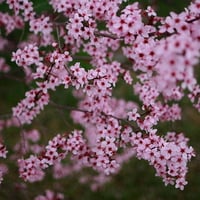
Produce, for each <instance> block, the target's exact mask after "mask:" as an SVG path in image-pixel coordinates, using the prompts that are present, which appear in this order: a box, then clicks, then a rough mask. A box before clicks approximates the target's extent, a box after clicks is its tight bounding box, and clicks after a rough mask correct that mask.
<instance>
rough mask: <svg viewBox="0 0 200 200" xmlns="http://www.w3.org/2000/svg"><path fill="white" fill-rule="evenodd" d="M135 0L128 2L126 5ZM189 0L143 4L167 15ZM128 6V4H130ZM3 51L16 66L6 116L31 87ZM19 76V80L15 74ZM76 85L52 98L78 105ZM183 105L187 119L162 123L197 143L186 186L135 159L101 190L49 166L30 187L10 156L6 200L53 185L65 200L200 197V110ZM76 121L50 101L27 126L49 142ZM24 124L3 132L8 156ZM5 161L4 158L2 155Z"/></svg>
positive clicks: (3, 108) (0, 101) (3, 109)
mask: <svg viewBox="0 0 200 200" xmlns="http://www.w3.org/2000/svg"><path fill="white" fill-rule="evenodd" d="M33 2H34V7H35V10H36V11H37V12H38V13H41V12H44V11H45V12H46V11H47V10H49V11H50V10H51V7H50V6H48V1H47V0H43V1H37V0H34V1H33ZM131 2H134V1H127V2H126V3H125V4H124V5H126V4H128V3H131ZM189 2H190V1H187V0H185V1H184V0H182V1H181V0H176V1H174V0H160V1H159V0H157V1H156V0H149V1H147V0H143V1H140V3H141V5H143V6H147V5H156V9H157V10H158V13H159V14H160V15H162V16H165V15H167V14H168V13H169V12H170V11H174V12H180V11H181V10H183V8H184V7H185V6H187V5H188V4H189ZM124 5H123V6H124ZM7 9H8V8H7V7H6V6H1V7H0V10H2V11H6V10H7ZM8 37H9V39H11V40H12V41H15V40H16V41H17V40H18V39H20V38H21V37H26V33H25V34H24V33H23V32H22V31H21V30H18V31H15V32H14V33H12V34H10V35H9V36H8ZM0 56H4V57H5V58H6V59H7V62H8V64H11V66H12V74H11V75H12V77H11V79H10V78H8V77H5V76H4V75H3V74H0V117H1V118H3V117H4V115H5V114H10V113H11V108H12V107H13V106H15V105H16V104H17V103H18V102H19V101H20V100H21V99H22V98H24V93H25V91H27V90H28V89H30V86H26V85H25V84H24V83H23V82H21V81H20V80H15V79H16V77H17V78H19V79H21V78H23V75H22V74H23V72H22V70H21V69H19V68H18V67H16V66H15V64H14V63H11V62H10V57H9V56H8V55H7V52H6V51H5V52H0ZM199 72H200V70H197V72H196V74H199ZM13 77H14V79H13ZM71 92H72V91H71V90H70V89H69V90H64V89H63V88H62V87H59V88H58V91H57V92H52V93H51V96H52V99H53V100H54V101H55V102H57V103H60V104H67V105H72V106H74V105H75V104H76V101H75V99H74V98H73V97H72V95H71ZM124 94H129V95H127V97H125V98H126V99H132V98H133V99H134V98H135V97H132V95H130V94H132V93H131V88H124V87H123V86H121V87H118V91H117V95H119V96H120V95H121V97H123V95H124ZM181 105H182V107H183V120H182V121H177V122H175V123H173V125H172V124H170V123H164V124H162V125H161V126H160V127H159V130H160V132H161V134H164V133H165V132H166V131H170V130H176V131H177V132H184V133H185V135H186V137H189V138H190V142H189V144H190V145H191V146H193V147H194V149H195V151H196V154H197V156H196V157H195V158H194V159H192V161H191V162H190V163H189V172H188V175H187V181H188V185H187V186H186V187H185V190H184V191H180V190H177V189H175V188H174V187H173V186H167V187H165V186H164V184H163V182H162V180H161V178H159V177H155V171H154V169H153V168H152V167H151V166H149V165H148V163H147V162H145V161H143V160H137V159H136V158H132V159H131V160H130V162H128V163H126V164H125V165H124V166H123V168H122V170H121V171H120V173H119V174H118V175H116V176H114V177H113V179H112V181H111V182H109V183H107V184H105V185H104V186H103V187H102V188H101V189H99V190H98V191H96V192H94V191H91V190H90V188H89V186H88V185H83V184H80V183H79V182H78V177H79V174H73V175H70V176H68V177H65V178H63V179H59V180H55V179H53V178H52V176H51V169H49V170H47V174H48V175H47V176H46V177H45V179H44V181H42V182H37V183H32V184H30V183H28V184H27V188H26V189H23V187H22V188H20V187H19V186H18V185H17V184H18V183H21V182H22V180H21V179H20V178H19V177H18V168H17V166H16V165H14V164H13V163H12V162H11V161H6V162H7V164H8V165H9V173H8V174H7V175H5V177H4V181H3V182H2V184H1V185H0V200H4V199H5V200H7V199H16V200H18V199H19V200H20V199H22V200H23V199H25V200H26V199H27V200H28V199H33V198H34V197H35V196H37V195H38V194H42V193H44V191H45V189H52V190H53V191H56V192H61V193H63V194H64V195H65V199H69V200H75V199H79V200H82V199H83V200H87V199H88V200H91V199H94V200H100V199H101V200H102V199H104V200H112V199H122V200H123V199H124V200H133V199H136V200H137V199H138V200H162V199H163V200H172V199H176V200H185V199H186V200H187V199H188V200H198V199H200V125H199V124H200V115H199V113H198V112H197V111H196V110H195V109H194V108H193V107H192V105H191V103H189V101H188V100H187V98H185V99H183V100H182V102H181ZM75 126H76V125H74V124H73V122H72V121H71V120H70V117H69V112H61V111H60V110H56V109H55V108H52V107H51V106H47V107H46V108H45V111H44V112H42V113H41V114H40V115H39V116H38V118H37V119H36V120H34V122H33V124H31V125H29V126H24V127H23V128H24V129H26V130H30V129H31V128H38V129H39V130H40V132H41V134H42V141H43V144H46V143H47V141H48V139H50V138H52V137H53V136H54V135H55V134H57V133H63V132H66V131H70V130H73V129H74V127H75ZM20 131H21V128H8V129H5V130H3V131H1V132H0V134H1V135H0V136H1V137H2V138H3V140H4V141H5V144H6V145H7V147H8V149H9V150H10V152H9V154H8V156H10V155H12V151H13V150H12V147H13V145H14V144H15V143H16V142H17V141H19V139H20V137H21V135H20ZM0 163H4V160H3V159H0Z"/></svg>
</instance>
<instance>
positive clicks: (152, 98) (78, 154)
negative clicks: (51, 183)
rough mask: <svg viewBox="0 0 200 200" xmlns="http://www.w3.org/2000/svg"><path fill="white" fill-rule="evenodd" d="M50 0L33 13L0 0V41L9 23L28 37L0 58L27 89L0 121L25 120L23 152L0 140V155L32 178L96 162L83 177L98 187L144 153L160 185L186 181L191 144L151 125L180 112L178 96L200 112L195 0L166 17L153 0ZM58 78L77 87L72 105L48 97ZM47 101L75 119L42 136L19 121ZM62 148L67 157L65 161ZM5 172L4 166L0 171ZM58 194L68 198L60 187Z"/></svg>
mask: <svg viewBox="0 0 200 200" xmlns="http://www.w3.org/2000/svg"><path fill="white" fill-rule="evenodd" d="M49 4H50V6H51V12H48V11H46V12H45V10H44V12H42V13H37V12H36V11H35V8H34V3H33V2H32V1H29V0H5V1H4V0H3V1H0V6H1V5H4V7H6V5H7V6H8V7H9V9H6V11H4V10H2V11H1V12H0V28H1V35H0V50H1V51H2V52H3V51H4V49H5V48H6V47H7V46H9V45H11V44H12V43H13V40H14V39H12V40H10V37H9V35H10V34H12V32H14V31H15V30H16V29H22V30H26V33H25V34H26V37H24V38H23V40H20V41H19V42H16V41H15V44H12V45H11V47H12V48H10V49H9V51H8V53H10V60H11V61H12V62H13V63H12V64H10V65H9V64H7V62H6V60H5V58H4V57H3V56H2V57H1V58H0V71H1V73H2V74H5V75H6V74H9V72H10V71H11V70H12V68H13V66H14V63H16V65H17V67H18V68H21V69H22V70H23V71H24V76H25V78H24V82H25V84H26V85H28V86H29V88H30V89H29V90H28V91H27V92H26V93H25V97H24V99H22V100H21V101H19V103H18V104H17V105H13V108H12V115H11V116H9V117H7V118H5V119H2V120H1V121H0V130H1V132H2V131H3V130H4V129H6V128H8V127H12V126H14V127H22V132H23V136H22V137H21V141H20V142H19V143H18V144H16V146H15V147H14V149H15V151H16V152H19V151H20V152H21V154H20V155H19V154H15V155H10V156H8V157H6V155H7V150H6V146H5V144H3V143H4V142H3V139H2V141H1V142H0V157H3V158H5V159H11V160H13V162H14V161H17V164H18V167H19V176H20V177H21V178H22V179H24V181H28V182H35V181H41V180H42V179H43V178H44V176H45V171H46V169H47V168H48V167H50V166H52V169H53V174H54V177H57V178H58V177H65V176H67V175H68V174H69V173H72V172H75V171H79V170H81V169H83V168H85V167H89V168H92V169H93V170H95V171H96V172H97V173H98V175H97V176H94V177H93V178H92V177H84V178H82V181H83V182H87V181H89V182H90V183H91V187H92V188H93V189H95V188H97V187H98V186H100V185H102V184H103V183H105V182H106V181H108V180H109V177H110V176H109V175H111V174H116V173H117V172H119V170H120V168H121V166H122V164H123V163H124V162H125V161H127V160H129V159H130V158H131V157H133V156H135V157H137V158H138V159H144V160H146V161H148V162H149V164H150V165H151V166H152V167H154V168H155V171H156V175H157V176H160V177H162V179H163V181H164V183H165V184H166V185H167V184H172V185H175V187H176V188H179V189H181V190H183V189H184V186H185V185H186V184H187V181H186V173H187V171H188V167H187V164H188V162H189V161H190V160H191V158H192V157H193V156H195V153H194V150H193V148H192V147H191V146H188V138H186V137H185V136H184V134H183V133H177V132H175V131H172V130H169V131H168V132H167V133H161V132H160V130H159V129H158V128H157V126H158V125H159V124H161V123H162V122H165V121H171V122H174V121H176V120H181V117H182V114H181V111H182V108H181V106H180V101H181V100H182V99H183V98H184V97H188V99H189V100H190V101H191V103H192V104H193V106H194V107H195V108H196V109H197V110H198V111H200V86H199V84H198V82H197V77H196V75H195V70H196V68H197V64H198V63H199V57H200V31H199V27H200V1H199V0H195V1H193V2H191V3H190V5H189V6H188V7H187V8H186V9H185V10H184V11H182V12H181V13H179V14H177V13H174V12H171V13H170V14H169V16H167V17H160V16H158V15H157V13H156V11H154V9H153V8H152V7H150V6H148V7H147V8H142V7H141V6H140V5H139V3H138V2H134V3H129V4H127V3H126V4H124V3H123V0H113V1H107V0H89V1H88V0H50V1H49ZM8 7H7V8H8ZM81 53H82V54H81ZM82 60H87V61H88V62H89V63H90V65H89V67H88V66H87V67H86V66H84V63H83V62H82ZM122 83H123V84H124V85H126V86H125V87H131V88H132V95H133V96H136V97H137V98H138V101H137V102H136V101H132V100H129V101H128V100H125V98H124V97H123V96H122V97H121V98H117V97H116V96H115V91H116V90H117V88H118V87H117V85H119V84H122ZM59 87H64V89H65V90H69V89H72V90H73V92H72V93H73V96H74V98H76V101H77V106H75V107H72V106H69V105H61V104H59V103H57V102H55V101H53V100H52V99H51V94H52V91H53V92H55V93H56V92H57V88H59ZM60 98H62V97H60ZM46 105H49V106H52V107H55V108H57V109H60V110H62V111H63V110H64V111H66V112H69V111H70V112H71V118H72V119H73V122H74V123H76V124H80V125H81V126H79V127H81V128H80V129H77V128H75V129H74V130H72V131H70V132H67V133H63V134H57V135H55V136H54V137H53V138H52V139H50V140H49V142H48V144H47V145H46V146H42V145H39V143H38V141H39V139H40V133H39V131H38V130H36V129H34V130H29V131H28V130H25V128H23V127H24V125H25V124H29V125H30V124H31V123H32V122H33V121H34V120H35V118H37V116H38V115H39V114H40V113H41V112H45V107H46ZM161 134H163V136H161ZM68 156H70V158H71V161H70V162H71V164H70V165H67V164H66V163H63V162H62V161H63V160H64V159H66V158H67V157H68ZM4 173H6V170H3V168H2V169H0V180H2V179H3V174H4ZM91 180H92V181H91ZM47 195H50V196H53V193H51V191H48V194H47ZM44 198H45V197H42V196H38V197H37V198H36V199H44ZM52 198H53V197H52ZM57 198H58V199H63V198H64V197H63V196H62V195H61V194H58V197H57Z"/></svg>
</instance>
